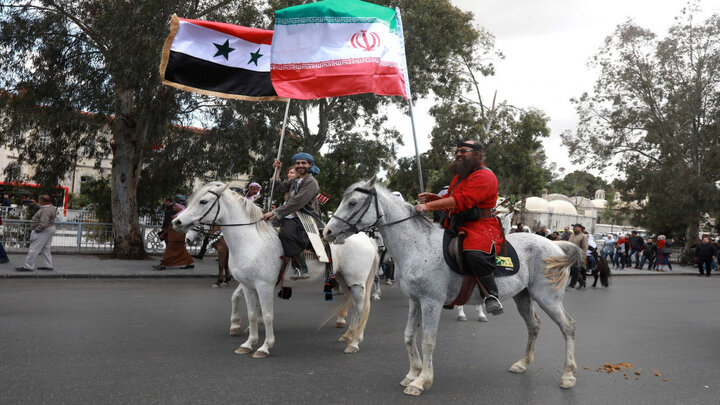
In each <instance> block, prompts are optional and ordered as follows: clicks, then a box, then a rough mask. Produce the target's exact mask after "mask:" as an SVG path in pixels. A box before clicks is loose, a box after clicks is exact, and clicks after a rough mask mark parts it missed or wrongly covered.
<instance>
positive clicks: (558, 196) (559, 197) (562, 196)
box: [545, 193, 572, 203]
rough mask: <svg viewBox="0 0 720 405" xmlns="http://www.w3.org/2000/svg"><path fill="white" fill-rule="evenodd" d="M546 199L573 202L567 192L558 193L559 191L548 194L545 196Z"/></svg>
mask: <svg viewBox="0 0 720 405" xmlns="http://www.w3.org/2000/svg"><path fill="white" fill-rule="evenodd" d="M545 199H546V200H548V201H555V200H562V201H567V202H569V203H572V201H570V198H569V197H568V196H566V195H565V194H557V193H553V194H548V195H547V196H545Z"/></svg>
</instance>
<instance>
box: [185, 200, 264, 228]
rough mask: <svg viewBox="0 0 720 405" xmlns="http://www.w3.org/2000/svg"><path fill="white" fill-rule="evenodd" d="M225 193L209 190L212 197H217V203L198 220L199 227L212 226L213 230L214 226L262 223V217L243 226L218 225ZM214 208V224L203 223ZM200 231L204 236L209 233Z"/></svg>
mask: <svg viewBox="0 0 720 405" xmlns="http://www.w3.org/2000/svg"><path fill="white" fill-rule="evenodd" d="M224 192H225V190H223V191H221V192H220V193H216V192H214V191H212V190H208V193H210V194H212V195H214V196H215V201H213V203H212V204H211V205H210V208H208V209H207V211H205V213H204V214H203V215H202V216H201V217H200V219H198V220H197V224H198V225H208V226H210V229H212V227H214V226H216V225H217V226H245V225H255V224H257V223H258V222H260V221H261V220H262V217H261V218H258V219H257V220H256V221H254V222H246V223H241V224H218V223H217V218H218V216H219V215H220V196H221V195H222V193H224ZM213 208H215V216H214V217H213V219H212V222H210V223H207V222H202V220H203V219H205V217H206V216H208V214H210V211H212V210H213ZM199 231H200V232H202V233H203V234H207V232H206V231H205V230H204V229H200V230H199Z"/></svg>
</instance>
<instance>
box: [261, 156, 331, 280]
mask: <svg viewBox="0 0 720 405" xmlns="http://www.w3.org/2000/svg"><path fill="white" fill-rule="evenodd" d="M292 162H293V164H294V165H295V172H296V173H297V176H296V177H295V178H291V179H288V180H286V181H284V182H282V183H280V184H278V185H277V186H275V191H276V192H277V193H280V194H285V193H288V198H287V200H286V201H285V203H284V204H283V205H281V206H279V207H277V208H275V209H274V210H272V211H270V212H267V213H265V214H264V215H263V219H264V220H265V221H267V220H269V219H272V218H279V219H281V224H280V233H279V234H278V236H279V238H280V242H281V243H282V247H283V252H284V253H285V256H286V257H288V258H297V261H298V262H299V264H300V267H301V268H300V269H299V270H300V272H301V273H302V275H300V274H298V275H296V276H293V277H292V278H300V277H302V278H308V277H309V275H308V270H307V265H306V264H305V260H304V258H303V256H302V255H301V254H300V252H302V251H303V250H304V249H310V248H312V245H311V243H310V238H308V236H307V233H306V232H305V228H303V226H302V222H300V218H298V217H297V214H295V213H296V212H297V211H303V212H305V213H307V214H310V215H311V216H313V217H314V218H320V205H319V204H318V201H317V198H316V197H317V195H318V193H320V186H319V185H318V182H317V180H315V175H316V174H318V173H320V169H319V168H318V167H317V166H315V159H313V157H312V155H310V154H309V153H305V152H301V153H296V154H294V155H293V157H292ZM273 167H276V168H278V171H279V169H280V168H281V167H282V163H281V162H280V161H279V160H278V159H275V161H274V162H273ZM294 261H295V260H293V261H292V262H294Z"/></svg>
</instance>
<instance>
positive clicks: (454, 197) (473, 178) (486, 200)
mask: <svg viewBox="0 0 720 405" xmlns="http://www.w3.org/2000/svg"><path fill="white" fill-rule="evenodd" d="M484 160H485V151H484V150H483V147H482V145H480V143H479V142H477V141H476V140H474V139H465V140H462V141H460V142H458V147H457V149H456V150H455V161H454V162H453V163H452V164H451V165H450V172H451V173H452V174H454V175H455V177H453V179H452V181H451V182H450V188H449V191H448V194H446V195H445V196H442V197H441V196H439V195H437V194H433V193H421V194H419V195H418V198H419V199H420V204H418V205H416V206H415V210H416V211H418V212H425V211H435V210H445V211H447V212H448V213H449V217H448V218H447V219H446V220H445V221H443V227H444V228H445V229H446V230H448V231H452V232H458V233H464V234H465V238H464V240H463V256H464V261H465V267H466V268H467V269H469V271H471V272H472V274H473V275H475V276H476V277H477V279H478V280H479V281H480V283H481V284H482V286H483V287H484V288H485V291H486V292H487V294H483V295H484V296H485V299H484V302H485V309H487V311H488V312H490V313H491V314H493V315H499V314H501V313H502V312H503V307H502V304H501V303H500V300H499V299H498V290H497V285H496V284H495V276H494V275H493V272H494V271H495V252H496V251H497V249H499V248H500V245H502V243H503V241H504V237H503V230H502V228H501V226H500V223H499V221H498V220H497V218H496V217H494V216H493V215H492V209H493V208H495V205H496V203H497V196H498V181H497V178H496V177H495V174H494V173H493V172H492V171H491V170H490V169H488V168H487V167H485V165H484V164H483V163H484ZM446 232H447V231H446ZM481 292H482V289H481Z"/></svg>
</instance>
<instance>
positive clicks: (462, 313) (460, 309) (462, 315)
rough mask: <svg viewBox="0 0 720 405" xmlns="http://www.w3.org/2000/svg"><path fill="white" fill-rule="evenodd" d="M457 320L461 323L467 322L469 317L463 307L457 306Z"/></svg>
mask: <svg viewBox="0 0 720 405" xmlns="http://www.w3.org/2000/svg"><path fill="white" fill-rule="evenodd" d="M457 320H458V321H460V322H465V321H467V316H465V309H464V308H463V306H462V305H458V306H457Z"/></svg>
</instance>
